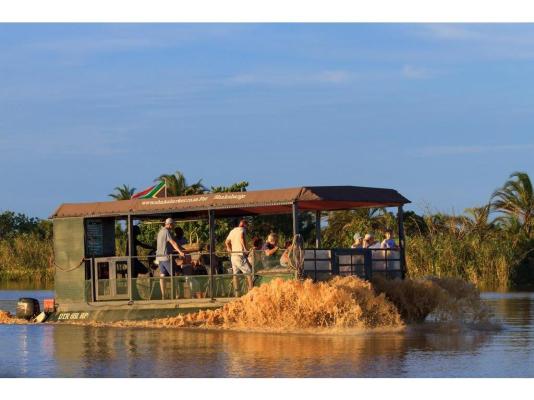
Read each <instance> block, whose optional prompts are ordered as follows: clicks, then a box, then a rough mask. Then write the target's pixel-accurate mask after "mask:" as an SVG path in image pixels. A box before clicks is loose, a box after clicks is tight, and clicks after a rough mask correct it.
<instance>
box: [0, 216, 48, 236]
mask: <svg viewBox="0 0 534 400" xmlns="http://www.w3.org/2000/svg"><path fill="white" fill-rule="evenodd" d="M39 226H40V220H39V219H38V218H32V217H28V216H26V215H24V214H21V213H14V212H13V211H4V212H3V213H0V239H8V238H12V237H14V236H17V235H20V234H23V233H30V232H35V231H37V230H38V228H39ZM43 229H44V228H43Z"/></svg>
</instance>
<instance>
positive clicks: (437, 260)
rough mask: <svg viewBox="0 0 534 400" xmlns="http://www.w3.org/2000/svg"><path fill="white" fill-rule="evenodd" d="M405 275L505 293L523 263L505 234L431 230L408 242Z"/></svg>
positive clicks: (516, 246) (413, 236) (514, 245)
mask: <svg viewBox="0 0 534 400" xmlns="http://www.w3.org/2000/svg"><path fill="white" fill-rule="evenodd" d="M406 242H407V249H406V259H407V266H408V275H409V276H410V277H412V278H422V277H427V276H435V277H438V278H442V277H451V278H459V279H462V280H464V281H468V282H471V283H473V284H474V285H476V286H477V287H479V288H480V289H483V290H507V289H509V288H510V286H512V285H513V281H512V280H511V276H512V274H513V271H514V268H516V266H517V265H518V263H519V262H520V261H521V260H522V255H521V254H520V253H521V250H520V246H519V245H518V244H514V243H513V242H512V241H510V238H509V237H508V235H507V234H506V233H505V232H502V231H493V232H487V233H486V234H485V235H481V234H480V233H479V232H469V231H467V232H466V231H462V230H460V229H457V228H456V227H450V228H448V229H443V228H442V229H440V230H437V229H432V226H431V227H430V230H429V232H427V233H426V234H416V235H412V236H410V237H408V238H407V241H406Z"/></svg>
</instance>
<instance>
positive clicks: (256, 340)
mask: <svg viewBox="0 0 534 400" xmlns="http://www.w3.org/2000/svg"><path fill="white" fill-rule="evenodd" d="M52 296H53V294H52V292H50V291H46V290H22V289H21V288H16V289H12V290H0V309H4V310H9V311H12V312H14V310H15V306H16V301H17V299H18V298H19V297H34V298H37V299H40V300H42V299H44V298H47V297H52ZM482 297H483V299H484V301H485V302H486V303H487V304H488V305H489V306H490V307H491V308H492V310H493V311H494V313H495V316H496V318H497V319H498V320H499V321H500V323H501V329H499V330H484V329H478V328H477V329H473V328H472V327H461V328H460V329H458V327H451V326H435V325H433V324H428V323H427V324H421V325H417V326H410V327H408V328H407V329H406V330H404V331H402V332H389V333H388V332H383V333H377V332H360V333H351V334H321V335H317V334H276V333H250V332H233V331H214V330H210V331H206V330H196V329H174V328H172V329H146V328H143V329H140V328H132V329H127V328H104V327H90V326H67V325H46V324H42V325H0V377H534V293H529V292H524V293H490V292H486V293H483V295H482Z"/></svg>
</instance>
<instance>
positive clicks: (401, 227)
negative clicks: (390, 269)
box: [397, 206, 406, 279]
mask: <svg viewBox="0 0 534 400" xmlns="http://www.w3.org/2000/svg"><path fill="white" fill-rule="evenodd" d="M397 224H398V228H399V247H400V267H401V277H402V279H404V277H405V276H406V252H405V247H406V239H405V236H404V210H403V208H402V206H399V208H398V211H397Z"/></svg>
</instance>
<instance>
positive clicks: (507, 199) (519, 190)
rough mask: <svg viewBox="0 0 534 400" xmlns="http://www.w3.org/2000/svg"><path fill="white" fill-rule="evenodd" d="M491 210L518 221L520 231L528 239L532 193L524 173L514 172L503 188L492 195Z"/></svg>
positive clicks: (532, 214)
mask: <svg viewBox="0 0 534 400" xmlns="http://www.w3.org/2000/svg"><path fill="white" fill-rule="evenodd" d="M492 199H493V202H492V208H493V209H494V210H495V211H498V212H501V213H503V214H504V215H505V217H506V218H508V219H515V220H517V221H519V223H520V224H521V227H522V231H523V232H524V233H525V234H526V235H527V237H530V235H531V233H532V227H533V224H534V191H533V189H532V182H531V181H530V177H529V176H528V174H527V173H526V172H514V173H513V174H512V175H510V178H509V179H508V180H507V181H506V182H505V184H504V186H503V187H502V188H500V189H498V190H496V191H495V192H494V193H493V195H492Z"/></svg>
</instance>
